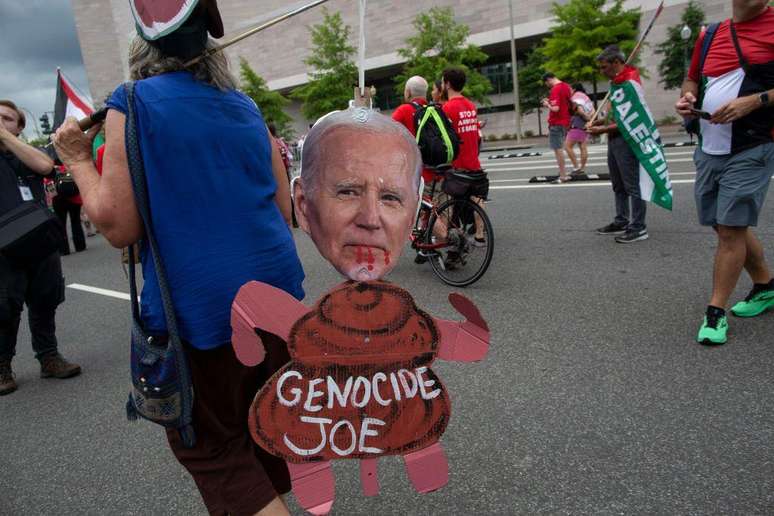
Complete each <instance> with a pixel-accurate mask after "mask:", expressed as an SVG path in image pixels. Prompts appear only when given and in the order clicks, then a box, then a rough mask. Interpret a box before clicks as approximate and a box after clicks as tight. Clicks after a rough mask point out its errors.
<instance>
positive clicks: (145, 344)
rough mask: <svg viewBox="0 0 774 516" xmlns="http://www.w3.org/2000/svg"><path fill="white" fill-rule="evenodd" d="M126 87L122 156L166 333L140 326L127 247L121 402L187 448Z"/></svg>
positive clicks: (187, 382)
mask: <svg viewBox="0 0 774 516" xmlns="http://www.w3.org/2000/svg"><path fill="white" fill-rule="evenodd" d="M124 88H125V89H126V104H127V114H126V126H125V127H126V129H125V131H126V135H125V138H126V157H127V160H128V162H129V172H130V174H131V176H132V186H133V190H134V199H135V202H136V203H137V211H138V212H139V213H140V216H141V217H142V221H143V224H144V226H145V237H144V238H145V239H146V241H147V243H148V247H149V249H150V253H151V255H152V257H153V266H154V268H155V269H156V277H157V279H158V283H159V290H160V292H161V300H162V303H163V309H164V316H165V318H166V322H167V333H168V334H167V335H165V336H162V335H150V334H148V332H147V331H145V329H144V328H143V324H142V321H141V319H140V307H139V304H138V302H137V280H136V278H135V259H134V258H135V257H134V253H135V249H134V246H129V258H130V259H129V292H130V294H131V303H132V348H131V365H132V368H131V372H132V390H131V392H130V393H129V401H128V402H127V404H126V413H127V417H128V418H129V419H130V420H136V419H137V417H138V416H139V417H142V418H144V419H147V420H149V421H153V422H154V423H158V424H159V425H162V426H164V427H167V428H176V429H177V430H178V432H180V437H181V439H182V441H183V445H184V446H185V447H187V448H192V447H193V446H194V445H195V443H196V436H195V435H194V430H193V426H191V422H192V413H193V396H194V393H193V385H192V383H191V372H190V369H189V366H188V359H187V356H186V353H185V350H184V349H183V343H182V342H181V340H180V335H179V333H178V329H177V318H176V316H175V310H174V307H173V305H172V297H171V295H170V292H169V285H168V283H167V275H166V273H165V270H164V265H163V264H162V262H161V254H160V253H159V247H158V244H157V243H156V238H155V237H154V236H153V229H152V228H153V226H152V224H151V217H150V203H149V201H148V186H147V183H146V181H145V167H144V165H143V161H142V155H141V154H140V144H139V140H138V137H137V119H136V115H135V106H134V82H127V83H125V84H124Z"/></svg>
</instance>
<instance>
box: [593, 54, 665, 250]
mask: <svg viewBox="0 0 774 516" xmlns="http://www.w3.org/2000/svg"><path fill="white" fill-rule="evenodd" d="M597 63H598V65H599V71H600V73H601V74H602V75H604V76H605V77H608V78H609V79H611V81H612V82H611V84H610V103H611V113H612V115H613V118H614V120H615V121H614V122H612V123H610V122H608V121H605V120H597V121H595V122H594V125H592V126H591V127H589V132H590V133H592V134H602V133H607V134H608V143H607V164H608V168H609V169H610V180H611V182H612V184H613V192H614V194H615V210H616V216H615V220H613V222H612V223H611V224H608V225H607V226H604V227H602V228H599V229H598V230H597V233H599V234H601V235H618V236H616V238H615V241H616V242H618V243H619V244H629V243H632V242H639V241H640V240H646V239H647V238H648V230H647V228H646V226H645V213H646V207H645V201H650V202H653V203H655V204H658V205H659V206H661V207H663V208H666V209H668V210H671V209H672V185H671V183H670V181H669V174H668V171H667V164H666V158H665V157H664V152H663V150H662V148H661V142H660V136H659V133H658V130H657V129H656V124H655V121H654V120H653V115H652V114H651V112H650V110H649V109H648V106H647V104H646V103H645V98H644V96H643V91H642V85H641V81H640V74H639V72H638V71H637V69H636V68H634V67H633V66H630V65H627V64H626V57H625V56H624V54H623V52H621V50H620V49H619V48H618V47H617V46H616V45H610V46H608V47H607V48H605V50H603V51H602V53H601V54H599V56H597ZM630 202H631V212H630V210H629V204H630ZM630 213H631V217H630Z"/></svg>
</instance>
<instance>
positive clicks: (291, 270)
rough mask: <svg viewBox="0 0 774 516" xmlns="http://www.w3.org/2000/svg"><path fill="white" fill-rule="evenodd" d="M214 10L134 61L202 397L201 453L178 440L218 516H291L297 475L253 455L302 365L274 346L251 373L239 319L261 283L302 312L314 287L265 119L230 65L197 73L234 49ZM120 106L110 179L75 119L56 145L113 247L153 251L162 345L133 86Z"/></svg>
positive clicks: (133, 53) (111, 136)
mask: <svg viewBox="0 0 774 516" xmlns="http://www.w3.org/2000/svg"><path fill="white" fill-rule="evenodd" d="M213 6H214V2H212V1H211V0H210V1H209V2H208V1H205V0H200V1H199V4H198V5H197V7H196V8H195V10H194V11H193V13H192V14H190V15H189V17H188V18H187V19H186V21H185V22H184V23H183V24H182V25H181V26H180V27H179V28H177V29H175V30H174V32H172V33H171V34H169V35H165V36H163V37H161V38H159V39H156V40H153V41H150V40H146V39H143V38H140V37H137V38H135V40H134V41H133V42H132V44H131V48H130V51H129V70H130V76H131V78H132V79H133V80H134V81H136V86H135V101H134V108H135V109H134V111H135V113H136V122H137V128H138V131H137V132H138V136H139V139H140V142H139V144H140V150H141V154H142V158H143V164H144V167H145V175H146V180H147V187H148V195H149V202H150V207H149V208H150V209H149V211H150V212H151V215H152V225H153V233H154V234H155V237H156V240H157V241H158V247H159V250H160V254H161V258H162V262H163V263H164V266H165V269H166V273H167V276H168V282H169V286H170V290H171V295H172V301H173V304H174V307H175V312H176V315H177V320H178V325H179V331H180V334H181V337H182V339H183V341H184V343H185V346H186V354H187V356H188V359H189V363H190V369H191V375H192V381H193V389H194V394H195V395H194V407H193V429H194V431H195V433H196V444H195V446H194V447H193V448H185V447H184V446H183V443H182V442H181V439H180V436H179V434H178V432H177V431H176V430H168V431H167V438H168V441H169V444H170V447H171V448H172V451H173V453H174V454H175V456H176V457H177V459H178V460H179V461H180V462H181V463H182V464H183V465H184V466H185V467H186V468H187V469H188V471H189V472H190V473H191V475H192V476H193V479H194V481H195V482H196V485H197V487H198V488H199V491H200V493H201V495H202V498H203V500H204V503H205V505H206V506H207V509H208V510H209V512H210V513H211V514H256V513H258V514H287V508H286V506H285V505H284V502H283V501H282V500H281V498H279V497H278V494H282V493H286V492H287V491H289V489H290V480H289V475H288V471H287V467H286V466H285V463H284V462H283V461H282V460H281V459H278V458H276V457H273V456H271V455H269V454H268V453H267V452H265V451H263V450H262V449H260V448H259V447H258V446H257V445H256V444H255V443H254V442H253V441H252V439H251V437H250V434H249V430H248V426H247V412H248V408H249V405H250V403H251V401H252V399H253V396H254V395H255V392H256V391H257V390H258V389H259V388H260V386H261V385H262V384H263V383H264V382H265V381H266V379H267V378H269V377H270V376H271V375H272V374H273V373H274V371H276V370H277V369H278V368H279V367H280V366H282V365H283V364H284V363H286V362H287V361H288V360H289V356H288V355H287V351H286V349H285V345H284V343H283V342H282V341H281V340H279V338H278V337H275V336H273V335H268V334H266V335H262V341H263V344H264V346H265V347H266V351H267V354H266V358H265V360H264V361H263V362H262V363H261V364H260V365H258V366H256V367H253V368H248V367H245V366H243V365H242V364H241V363H240V362H239V361H238V360H237V358H236V357H235V355H234V351H233V348H232V346H231V345H230V339H231V325H230V311H231V303H232V300H233V299H234V296H235V295H236V293H237V290H238V289H239V288H240V287H241V286H242V285H243V284H245V283H247V282H248V281H251V280H257V281H261V282H264V283H268V284H270V285H273V286H275V287H278V288H281V289H283V290H285V291H287V292H289V293H290V294H292V295H293V296H295V297H296V298H298V299H301V298H303V296H304V292H303V289H302V287H301V283H302V281H303V279H304V273H303V270H302V268H301V263H300V261H299V259H298V256H297V254H296V249H295V245H294V243H293V239H292V236H291V233H290V231H289V229H288V227H287V224H286V222H285V219H284V218H283V212H284V213H285V214H286V215H287V216H288V217H289V202H290V197H289V192H288V185H287V180H286V178H285V177H284V175H282V176H281V177H277V176H276V173H275V172H273V167H272V161H273V159H274V160H278V159H279V154H278V152H276V150H275V149H274V148H273V147H272V144H271V142H270V138H269V136H268V131H267V129H266V125H265V123H264V121H263V118H262V116H261V113H260V112H259V110H258V109H257V107H256V105H255V104H254V103H253V101H252V100H250V99H249V98H248V97H246V96H245V95H244V94H242V93H240V92H238V91H236V89H235V85H236V81H235V80H234V78H233V77H232V76H231V74H230V73H229V71H228V68H227V60H226V57H225V56H224V55H223V54H220V53H216V54H214V55H211V56H209V57H206V58H204V59H202V60H200V61H199V62H198V63H197V64H195V65H193V66H190V67H186V66H184V63H185V62H186V61H187V60H189V59H190V58H192V57H194V56H197V55H200V54H201V53H202V51H203V50H204V49H205V46H208V45H210V44H209V43H208V37H207V32H209V33H210V34H212V35H213V36H216V37H219V36H222V35H223V27H222V23H221V22H220V16H219V14H217V9H216V8H215V9H213ZM107 105H108V107H109V112H108V115H107V119H106V127H105V130H106V131H105V132H106V140H107V141H106V151H105V156H104V166H103V175H102V177H100V176H99V175H98V174H97V171H96V170H95V169H94V165H93V163H92V161H91V141H90V138H93V136H94V135H95V134H96V132H95V131H96V130H98V128H95V129H93V130H92V131H90V132H89V133H87V134H86V135H84V134H83V133H82V132H81V130H80V129H79V128H78V127H77V124H76V122H75V120H74V119H68V120H67V121H66V122H65V124H64V125H63V126H62V128H61V129H60V130H59V131H58V132H57V134H56V137H55V145H56V149H57V152H58V153H59V156H60V158H61V159H62V161H63V162H64V163H65V164H66V165H67V167H68V168H69V169H71V170H72V172H73V175H74V177H75V179H76V182H77V183H78V186H79V188H80V191H81V195H82V197H83V202H84V207H85V209H86V211H87V213H88V215H89V217H90V219H91V220H92V221H93V222H94V223H95V224H96V225H97V227H98V228H99V229H100V230H101V231H102V234H103V235H105V237H106V238H107V239H108V240H109V241H110V243H111V244H113V245H114V246H116V247H124V246H128V245H131V244H133V243H134V242H137V241H140V243H141V256H142V269H143V276H144V279H145V282H144V286H143V290H142V295H141V317H142V320H143V323H144V326H145V328H146V329H147V330H148V331H149V333H154V334H160V335H162V336H163V335H164V334H165V331H166V324H165V319H164V312H163V308H162V298H161V294H160V290H159V285H158V282H157V280H156V274H155V268H154V265H153V260H152V258H151V253H150V251H149V249H148V243H147V240H146V239H144V238H142V237H143V233H144V229H145V228H143V223H142V220H141V218H140V216H139V214H138V211H137V207H136V205H135V199H134V196H133V193H132V183H131V178H130V174H129V169H128V161H127V149H126V148H125V143H124V123H125V118H126V114H127V112H128V105H127V95H126V91H125V89H124V88H123V87H122V86H121V87H118V88H117V89H116V90H115V92H114V93H113V95H112V96H111V97H110V100H109V101H108V104H107Z"/></svg>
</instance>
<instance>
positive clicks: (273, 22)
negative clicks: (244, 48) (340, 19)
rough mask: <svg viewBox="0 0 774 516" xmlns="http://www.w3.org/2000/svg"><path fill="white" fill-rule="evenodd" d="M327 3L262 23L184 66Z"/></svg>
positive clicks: (316, 1) (319, 1)
mask: <svg viewBox="0 0 774 516" xmlns="http://www.w3.org/2000/svg"><path fill="white" fill-rule="evenodd" d="M327 1H328V0H314V1H313V2H310V3H308V4H305V5H302V6H301V7H298V8H297V9H293V10H292V11H288V12H286V13H285V14H283V15H280V16H277V17H276V18H274V19H271V20H269V21H267V22H266V23H262V24H260V25H259V26H257V27H254V28H252V29H250V30H248V31H245V32H243V33H242V34H239V35H238V36H235V37H233V38H232V39H230V40H228V41H226V42H225V43H223V44H221V45H218V46H216V47H213V48H208V49H207V50H205V51H204V52H203V53H202V54H201V55H199V56H198V57H194V58H193V59H191V60H190V61H188V62H186V63H185V65H183V66H185V67H189V66H191V65H194V64H196V63H198V62H199V61H201V60H202V59H204V58H206V57H209V56H211V55H213V54H216V53H218V52H221V51H222V50H224V49H225V48H227V47H230V46H231V45H233V44H234V43H238V42H240V41H242V40H243V39H245V38H248V37H250V36H252V35H253V34H256V33H258V32H260V31H262V30H264V29H268V28H269V27H271V26H272V25H276V24H278V23H279V22H281V21H285V20H287V19H288V18H292V17H293V16H295V15H297V14H301V13H302V12H304V11H308V10H309V9H311V8H313V7H317V6H318V5H320V4H324V3H325V2H327Z"/></svg>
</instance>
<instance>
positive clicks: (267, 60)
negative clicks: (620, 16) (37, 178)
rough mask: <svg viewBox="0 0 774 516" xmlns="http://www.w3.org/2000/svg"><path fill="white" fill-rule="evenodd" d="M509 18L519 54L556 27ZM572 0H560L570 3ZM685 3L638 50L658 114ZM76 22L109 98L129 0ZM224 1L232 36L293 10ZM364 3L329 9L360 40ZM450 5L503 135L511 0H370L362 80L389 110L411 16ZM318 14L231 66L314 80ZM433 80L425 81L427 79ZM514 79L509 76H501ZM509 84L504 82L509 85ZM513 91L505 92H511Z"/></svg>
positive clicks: (509, 119)
mask: <svg viewBox="0 0 774 516" xmlns="http://www.w3.org/2000/svg"><path fill="white" fill-rule="evenodd" d="M512 1H513V11H514V12H513V24H514V36H515V40H516V46H517V52H518V51H523V50H525V49H527V48H529V47H530V46H531V45H532V44H533V43H534V42H536V41H538V40H539V39H540V38H541V37H543V36H545V35H546V34H548V33H549V31H550V26H551V17H550V8H551V4H552V2H551V0H512ZM565 2H566V0H559V3H565ZM687 3H688V0H666V2H665V10H664V12H663V13H662V14H661V16H660V18H659V20H658V21H657V22H656V25H655V26H654V28H653V31H652V32H651V35H650V37H649V38H648V42H649V46H646V47H645V48H644V50H643V51H642V54H641V61H640V62H641V67H642V68H644V69H645V70H647V72H648V74H649V78H648V79H645V80H644V89H645V93H646V98H647V100H648V103H649V105H650V107H651V110H652V111H653V113H654V116H655V117H656V118H657V119H659V118H662V117H664V116H668V115H672V114H674V111H673V108H672V106H673V104H674V101H675V97H676V95H677V91H675V90H672V91H665V90H664V89H663V87H662V86H661V85H660V84H659V83H658V81H659V79H660V78H659V76H658V69H657V67H658V63H659V60H660V56H659V55H656V54H655V52H654V51H655V47H656V45H657V44H658V43H660V42H662V41H664V40H665V39H666V30H667V27H669V26H672V25H675V24H678V23H679V22H680V16H681V14H682V12H683V10H684V9H685V7H686V5H687ZM699 3H700V4H701V7H702V9H704V11H705V13H706V17H707V20H708V21H715V20H722V19H725V18H728V17H729V16H730V15H731V0H701V1H700V2H699ZM72 4H73V11H74V13H75V21H76V28H77V32H78V37H79V39H80V43H81V52H82V54H83V59H84V64H85V67H86V72H87V76H88V78H89V89H90V91H91V94H92V97H93V98H94V99H95V100H97V101H99V100H101V99H104V98H105V96H106V95H107V94H109V93H110V92H111V91H112V90H113V89H114V88H115V87H116V86H117V85H118V84H120V83H121V82H122V81H124V80H125V79H126V77H127V60H126V57H127V47H128V43H129V41H130V39H131V38H132V37H133V35H134V26H133V22H132V18H131V15H130V12H129V6H128V2H127V0H72ZM658 4H659V0H628V1H627V2H626V7H627V8H640V10H641V12H642V18H641V29H642V28H644V25H645V24H646V23H647V21H648V20H650V18H651V16H652V15H653V12H654V10H655V9H656V8H657V6H658ZM218 5H219V7H220V11H221V14H222V17H223V21H224V25H225V28H226V34H227V35H226V38H228V36H229V35H230V34H231V35H233V34H236V33H239V32H241V31H242V30H245V29H247V28H249V27H250V26H252V25H254V24H255V23H257V22H260V21H263V20H265V19H266V18H269V17H272V14H274V13H276V12H280V11H281V10H283V9H284V8H287V6H288V2H286V1H285V0H261V1H260V2H256V1H254V0H219V2H218ZM292 5H296V3H295V2H294V3H293V4H292ZM357 5H358V2H357V1H356V0H330V1H329V2H327V4H326V6H327V8H328V9H329V10H330V11H340V12H341V13H342V17H343V20H344V23H346V24H347V25H349V26H350V27H351V28H352V41H353V45H354V44H355V41H356V38H357V33H358V24H359V16H358V7H357ZM436 6H444V7H451V8H452V9H453V11H454V15H455V19H456V20H457V21H458V22H460V23H464V24H466V25H468V27H469V28H470V36H469V38H468V41H469V42H470V43H474V44H476V45H478V46H480V47H481V49H482V50H483V51H484V52H486V53H487V54H488V55H489V56H490V59H489V62H487V63H486V68H485V70H484V71H485V72H486V73H487V75H489V74H493V75H492V78H493V79H494V80H495V81H494V82H495V91H493V93H492V94H491V95H490V101H491V105H490V106H488V107H485V108H483V109H482V110H481V111H482V113H481V118H483V119H485V120H487V127H486V130H485V131H486V133H487V134H494V135H502V134H504V133H513V132H515V116H514V110H513V94H512V93H511V91H510V90H511V89H512V88H510V87H506V88H501V87H499V86H500V85H499V83H497V81H498V78H499V77H503V78H507V77H510V29H509V26H508V20H509V14H508V0H371V1H370V2H368V14H367V20H366V31H367V32H366V83H367V84H375V85H376V86H377V90H378V92H379V93H378V95H377V97H378V99H379V107H380V108H381V109H382V110H384V111H388V112H389V111H391V110H392V109H394V107H395V105H396V104H397V103H399V102H400V99H399V98H397V96H396V95H395V93H394V91H392V89H393V83H392V77H394V76H395V75H396V74H397V73H398V72H399V71H400V69H401V65H402V59H401V57H400V56H399V55H398V52H397V50H398V49H399V48H401V47H402V46H404V45H405V40H406V38H408V37H409V36H411V35H412V34H413V30H414V28H413V25H412V22H413V20H414V18H415V17H416V16H417V14H419V13H421V12H424V11H427V10H428V9H430V8H431V7H436ZM321 21H322V11H321V9H320V8H316V9H313V10H310V11H307V12H305V13H302V14H300V15H298V16H296V17H294V18H291V19H290V20H287V21H284V22H281V23H279V24H277V25H275V26H273V27H271V28H269V29H267V30H265V31H263V32H261V33H259V34H257V35H255V36H252V37H251V38H248V39H246V40H244V41H242V42H240V43H238V44H236V45H234V46H233V47H231V48H230V49H229V50H228V51H227V54H228V56H229V59H230V60H231V63H232V65H234V66H236V64H237V63H238V59H239V58H240V57H244V58H245V59H246V60H247V61H248V62H249V63H250V65H251V67H252V68H253V69H254V70H255V71H256V72H257V73H258V74H259V75H261V76H262V77H263V78H264V79H266V81H267V83H268V85H269V87H270V88H271V89H274V90H278V91H281V92H288V91H290V90H291V89H292V88H294V87H296V86H299V85H301V84H303V83H305V82H306V81H307V80H308V76H307V69H306V66H305V65H304V59H305V58H306V57H307V56H308V55H309V51H310V45H311V42H310V35H309V27H310V26H311V25H314V24H316V23H319V22H321ZM428 79H429V78H428ZM505 82H506V83H507V84H510V79H507V81H505ZM506 86H507V85H506ZM505 90H508V91H505ZM299 107H300V106H298V105H297V104H296V103H293V104H292V105H291V106H290V107H289V109H288V112H289V114H291V115H292V116H293V117H294V120H295V122H296V123H295V129H296V132H297V133H299V134H300V133H303V132H305V130H306V127H307V124H308V121H306V120H304V119H303V117H302V116H301V114H300V109H299ZM545 116H546V115H545V112H543V114H542V117H543V120H542V121H541V123H539V121H538V115H537V112H533V113H531V114H528V115H525V116H524V117H523V120H522V128H523V130H525V131H532V132H534V133H537V132H538V127H539V125H542V127H543V130H545Z"/></svg>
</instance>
